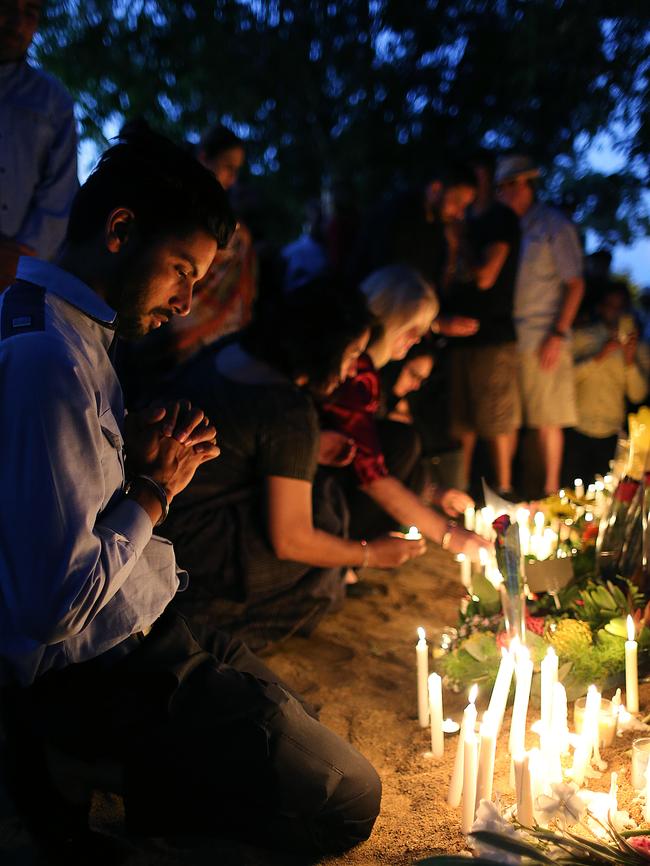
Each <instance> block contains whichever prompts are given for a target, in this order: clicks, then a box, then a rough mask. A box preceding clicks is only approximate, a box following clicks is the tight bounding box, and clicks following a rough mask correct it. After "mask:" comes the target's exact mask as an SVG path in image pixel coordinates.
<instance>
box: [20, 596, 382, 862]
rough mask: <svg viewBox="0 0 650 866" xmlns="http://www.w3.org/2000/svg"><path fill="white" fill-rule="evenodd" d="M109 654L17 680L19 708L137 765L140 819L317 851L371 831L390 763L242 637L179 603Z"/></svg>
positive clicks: (163, 829)
mask: <svg viewBox="0 0 650 866" xmlns="http://www.w3.org/2000/svg"><path fill="white" fill-rule="evenodd" d="M106 658H107V659H108V661H106V660H105V659H104V658H102V657H99V658H98V659H94V660H93V661H90V662H86V663H84V664H79V665H73V666H71V667H69V668H66V669H64V670H62V671H58V672H52V673H48V674H45V675H43V676H42V677H40V678H39V679H38V680H37V681H36V682H35V683H34V684H33V685H32V686H30V687H29V688H27V689H21V690H16V691H15V692H14V693H13V694H12V695H11V698H10V699H11V704H12V707H11V714H12V716H13V719H14V724H15V723H16V721H17V720H22V723H23V724H24V725H26V726H29V728H30V736H31V737H32V738H33V741H34V742H36V743H38V742H40V743H47V744H51V745H52V746H54V747H56V748H57V749H58V750H59V751H61V752H64V753H67V754H70V755H74V756H75V757H77V758H80V759H82V760H85V761H87V762H90V763H92V762H93V761H103V760H110V761H115V762H119V763H120V764H121V765H123V767H124V804H125V815H126V822H127V828H128V829H129V830H130V831H131V832H134V833H140V834H146V835H154V836H160V835H170V834H180V833H208V834H226V835H235V836H236V835H241V836H242V837H243V838H245V839H246V841H251V842H257V843H258V844H262V845H265V846H269V847H278V848H281V849H287V850H298V851H302V852H308V853H310V854H313V855H314V856H316V855H322V854H324V853H327V852H337V851H341V850H345V849H346V848H349V847H351V846H353V845H355V844H356V843H358V842H361V841H362V840H364V839H367V838H368V836H369V835H370V832H371V830H372V827H373V824H374V821H375V818H376V817H377V814H378V812H379V803H380V798H381V784H380V781H379V778H378V776H377V774H376V772H375V771H374V769H373V768H372V766H371V765H370V764H369V763H368V761H367V760H366V759H365V758H364V757H363V756H362V755H360V754H359V753H358V752H357V751H356V750H355V749H353V748H352V746H350V745H349V743H347V742H345V741H344V740H342V739H341V738H340V737H339V736H337V735H336V734H334V733H333V732H332V731H330V730H328V729H327V728H325V727H324V726H323V725H321V724H320V722H318V721H317V720H316V719H315V718H314V717H313V716H312V715H311V714H310V713H308V712H307V711H306V709H305V708H304V706H303V705H302V703H301V702H300V700H299V699H298V698H297V697H296V696H294V695H293V694H291V692H290V691H289V690H288V689H287V688H286V687H285V686H284V685H283V684H282V683H281V682H280V681H279V680H278V678H277V677H275V676H274V675H273V673H272V672H271V671H270V670H269V669H268V668H267V667H266V666H265V665H264V664H263V663H262V662H260V661H259V659H257V658H256V657H255V656H254V655H252V653H250V652H249V650H248V649H247V648H246V646H245V645H243V644H242V643H241V642H239V641H236V640H232V639H230V638H228V637H226V636H225V635H223V634H220V633H215V634H213V635H212V636H211V637H210V639H209V640H208V639H207V638H206V639H204V640H203V641H202V643H201V644H200V643H199V642H198V641H197V639H196V638H195V636H194V635H193V633H192V632H191V631H190V629H189V627H188V626H187V624H186V622H185V620H184V619H183V618H182V617H180V616H179V615H177V614H174V613H171V612H166V613H165V614H163V616H162V617H161V618H160V620H158V622H157V623H156V624H155V626H154V628H153V630H152V631H151V633H150V634H149V635H148V636H147V637H146V638H144V640H143V641H142V642H141V643H140V644H139V646H137V647H136V648H135V649H134V650H133V651H132V652H131V653H130V654H129V655H127V656H126V657H125V658H122V659H119V660H118V661H116V662H115V663H113V664H111V663H110V661H111V659H110V656H107V657H106ZM18 769H19V768H18ZM25 772H27V773H29V767H26V768H25ZM22 783H23V785H26V786H29V784H30V780H29V778H23V779H22ZM39 784H40V780H39V779H34V780H33V785H34V786H38V785H39ZM33 790H38V789H37V788H36V787H34V788H33Z"/></svg>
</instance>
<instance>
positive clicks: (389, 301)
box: [322, 265, 489, 559]
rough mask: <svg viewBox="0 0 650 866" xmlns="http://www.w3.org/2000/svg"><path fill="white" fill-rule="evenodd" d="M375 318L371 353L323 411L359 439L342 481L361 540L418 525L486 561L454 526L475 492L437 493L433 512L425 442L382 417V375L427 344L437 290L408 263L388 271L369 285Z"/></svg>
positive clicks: (477, 541) (330, 424) (479, 543)
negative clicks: (425, 498)
mask: <svg viewBox="0 0 650 866" xmlns="http://www.w3.org/2000/svg"><path fill="white" fill-rule="evenodd" d="M361 291H362V292H363V294H364V295H365V297H366V300H367V302H368V307H369V309H370V311H371V313H372V315H373V317H374V320H375V321H374V326H373V328H372V330H371V336H370V341H369V343H368V348H367V350H366V352H365V354H363V355H362V356H361V358H360V359H359V362H358V364H357V374H356V376H354V377H353V378H351V379H349V380H348V381H347V382H344V383H343V384H342V385H341V386H340V387H339V388H338V389H337V390H336V391H335V392H334V394H333V395H332V396H331V398H329V399H328V400H327V402H326V403H325V405H324V406H323V411H322V423H323V426H324V427H325V428H328V429H334V430H337V431H338V432H339V433H341V434H344V435H345V436H347V437H349V438H350V439H352V440H353V441H354V444H355V446H356V451H355V456H354V460H353V461H352V463H351V465H350V467H349V468H346V469H341V470H336V471H337V473H338V474H339V475H340V476H342V477H341V478H340V479H339V480H340V481H342V486H343V487H344V488H345V490H346V494H347V499H348V505H349V508H350V513H351V532H352V533H353V534H354V535H355V537H362V536H366V535H367V536H368V537H370V538H372V537H374V536H375V535H379V534H381V533H382V532H385V531H387V530H389V529H395V528H397V527H398V526H400V525H401V526H409V525H411V524H413V525H416V526H417V527H418V528H419V529H420V531H421V532H422V534H423V535H424V536H425V537H426V538H428V539H430V540H432V541H435V542H437V543H438V544H440V545H441V546H442V547H443V548H444V549H449V550H450V551H452V552H454V553H465V554H467V555H469V556H471V557H472V558H473V559H476V558H478V555H479V553H478V552H479V548H480V547H489V544H488V542H486V541H484V540H483V539H481V538H479V537H478V536H477V535H475V534H474V533H471V532H467V531H466V530H465V529H463V528H462V527H461V526H457V525H456V524H455V523H454V522H452V521H451V520H449V519H448V518H449V517H458V516H459V515H461V514H462V512H463V511H464V509H465V508H466V507H467V506H468V505H471V504H472V500H471V499H470V497H469V496H467V494H465V493H463V492H461V491H459V490H453V489H441V488H435V489H434V490H433V491H429V493H430V496H429V499H430V500H431V504H433V505H436V506H438V507H439V508H440V509H442V511H444V512H445V513H446V515H447V517H445V516H443V515H442V514H440V513H439V512H438V511H435V510H433V509H432V508H430V507H429V506H428V505H427V504H426V503H425V501H423V499H422V498H421V497H420V493H421V492H422V487H423V486H424V485H423V482H424V478H423V476H422V473H421V464H420V443H419V438H418V435H417V432H416V431H415V429H414V428H413V427H411V426H409V425H405V424H400V423H399V422H395V421H390V420H388V419H378V418H377V413H378V411H379V407H380V398H381V392H380V381H379V374H378V370H379V369H380V368H381V367H383V366H384V365H386V364H387V363H388V362H389V361H398V360H402V359H403V358H404V357H405V356H406V355H407V353H408V351H409V349H410V348H411V347H412V346H414V345H415V344H416V343H418V342H419V341H420V339H421V338H422V337H423V335H424V334H426V333H427V332H428V331H429V329H430V328H431V323H432V322H433V320H434V319H435V317H436V316H437V315H438V311H439V304H438V298H437V296H436V293H435V291H434V289H433V287H432V286H431V285H430V284H429V283H427V282H426V280H424V279H423V278H422V277H421V276H420V275H419V274H418V273H417V272H416V271H414V270H412V269H411V268H407V267H403V266H400V265H392V266H390V267H386V268H382V269H381V270H378V271H375V272H374V273H372V274H370V276H369V277H367V278H366V279H365V280H364V282H363V283H362V284H361Z"/></svg>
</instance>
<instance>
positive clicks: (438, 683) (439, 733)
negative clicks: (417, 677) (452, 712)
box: [429, 674, 445, 758]
mask: <svg viewBox="0 0 650 866" xmlns="http://www.w3.org/2000/svg"><path fill="white" fill-rule="evenodd" d="M429 715H430V717H431V752H432V754H433V757H434V758H442V756H443V755H444V753H445V735H444V733H443V730H442V679H441V678H440V675H439V674H431V676H430V677H429Z"/></svg>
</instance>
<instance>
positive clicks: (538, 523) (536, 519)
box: [533, 511, 544, 527]
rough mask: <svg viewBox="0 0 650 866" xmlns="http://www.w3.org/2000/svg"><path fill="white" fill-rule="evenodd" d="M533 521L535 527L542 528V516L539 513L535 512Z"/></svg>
mask: <svg viewBox="0 0 650 866" xmlns="http://www.w3.org/2000/svg"><path fill="white" fill-rule="evenodd" d="M533 521H534V523H535V526H540V527H541V526H544V514H543V513H542V512H541V511H536V512H535V516H534V517H533Z"/></svg>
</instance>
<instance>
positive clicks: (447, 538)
mask: <svg viewBox="0 0 650 866" xmlns="http://www.w3.org/2000/svg"><path fill="white" fill-rule="evenodd" d="M455 526H456V524H455V523H454V522H453V520H450V521H449V522H448V523H447V526H446V528H445V531H444V533H443V536H442V539H441V541H440V547H442V549H443V550H449V545H450V544H451V535H452V532H453V531H454V527H455Z"/></svg>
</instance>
